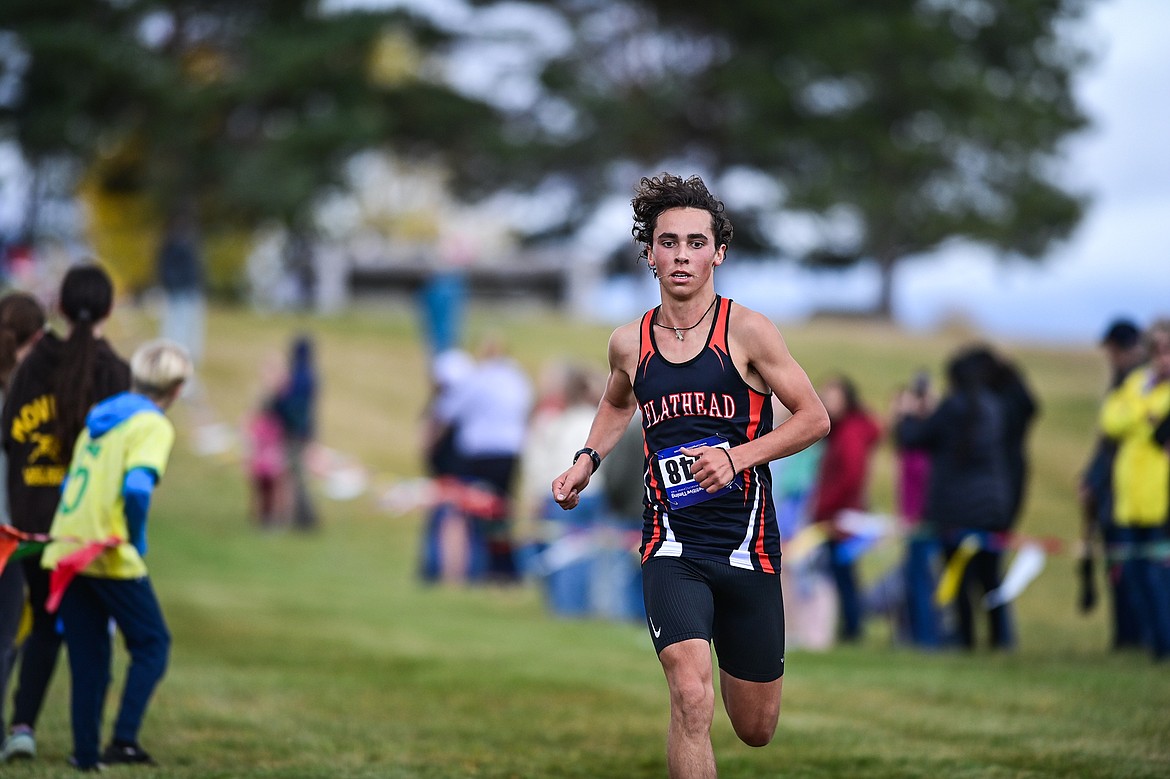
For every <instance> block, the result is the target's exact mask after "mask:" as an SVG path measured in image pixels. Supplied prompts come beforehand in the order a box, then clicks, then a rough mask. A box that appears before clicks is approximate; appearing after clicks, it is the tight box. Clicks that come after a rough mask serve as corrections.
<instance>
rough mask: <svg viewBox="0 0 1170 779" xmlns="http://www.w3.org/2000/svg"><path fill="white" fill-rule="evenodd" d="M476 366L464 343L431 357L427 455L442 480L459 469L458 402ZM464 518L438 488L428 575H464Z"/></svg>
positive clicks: (427, 538)
mask: <svg viewBox="0 0 1170 779" xmlns="http://www.w3.org/2000/svg"><path fill="white" fill-rule="evenodd" d="M474 370H475V362H474V361H473V360H472V359H471V356H470V355H468V354H467V353H466V352H464V351H462V350H460V349H448V350H446V351H444V352H441V353H439V354H437V355H435V357H434V359H433V360H432V361H431V397H430V401H429V402H428V403H427V408H426V410H425V411H424V414H423V456H424V460H425V467H426V473H427V476H429V477H430V478H432V479H435V480H436V482H437V483H438V484H442V483H443V482H444V481H445V480H447V479H454V478H455V477H456V476H457V475H458V473H459V460H458V453H457V452H456V450H455V429H456V428H455V424H454V415H455V405H454V404H455V402H456V400H457V399H458V397H459V391H460V387H461V386H462V384H463V382H464V381H466V380H467V379H468V378H469V377H470V376H471V374H472V372H473V371H474ZM465 521H466V520H465V518H464V517H463V516H462V514H461V513H460V512H459V511H458V509H457V507H456V506H455V505H454V504H453V503H452V501H450V500H446V499H445V498H444V497H443V495H442V490H439V499H438V500H437V501H436V503H435V505H434V506H433V507H432V508H431V513H430V516H429V517H428V519H427V527H426V529H425V531H424V533H423V543H422V550H421V556H422V559H421V560H420V565H419V575H420V576H421V577H422V579H423V581H427V582H434V581H438V580H439V579H451V578H462V576H463V575H464V573H465V568H466V558H467V554H468V548H467V544H468V540H469V537H468V533H467V532H466V528H465V526H464V524H465Z"/></svg>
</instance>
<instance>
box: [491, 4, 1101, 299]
mask: <svg viewBox="0 0 1170 779" xmlns="http://www.w3.org/2000/svg"><path fill="white" fill-rule="evenodd" d="M547 4H548V5H550V6H553V7H556V8H558V9H560V10H561V11H562V13H563V14H564V17H565V18H566V19H567V20H569V22H570V23H571V26H572V28H573V29H574V30H575V35H576V37H575V40H574V42H573V45H572V46H571V47H568V48H567V50H566V52H565V54H564V56H562V57H559V58H557V59H555V60H553V61H551V62H549V63H548V65H547V67H546V68H545V70H544V73H543V82H544V85H545V88H546V95H545V97H544V100H545V101H546V102H552V103H554V104H558V105H561V106H564V107H566V109H567V110H568V111H571V113H572V117H573V120H572V122H570V123H567V124H568V125H569V127H568V129H563V127H558V128H550V127H548V126H545V125H542V123H541V121H540V118H539V116H519V115H517V116H513V117H512V122H513V123H514V124H517V125H520V126H522V127H523V128H524V133H525V134H526V136H527V137H529V138H531V139H535V140H534V142H533V144H532V148H531V149H530V150H529V152H528V154H527V155H526V157H525V159H524V160H521V161H519V164H520V167H521V168H522V169H520V170H515V171H514V172H515V173H516V174H517V175H521V176H526V177H527V179H528V181H529V182H533V183H535V182H538V181H540V180H541V179H544V178H547V177H549V176H558V177H564V178H568V179H570V180H572V181H573V182H574V183H575V186H576V187H577V189H578V191H579V192H580V193H581V196H582V200H581V203H580V205H579V207H580V209H582V210H586V209H588V207H589V204H590V203H591V202H594V201H595V200H596V199H597V198H599V197H600V196H601V195H602V194H603V193H606V192H609V191H610V190H611V189H612V188H613V185H614V181H613V179H614V176H615V172H620V175H625V174H627V173H628V171H629V170H631V169H638V170H641V171H645V170H647V168H648V167H650V166H659V165H662V166H666V165H671V164H673V163H675V162H678V161H680V160H685V161H687V162H688V163H689V164H690V165H692V166H695V167H698V168H700V169H702V170H705V171H707V172H708V173H710V174H713V175H715V176H719V175H721V174H723V173H726V172H728V171H734V170H741V169H747V170H752V171H762V172H764V173H766V174H767V175H769V176H770V177H772V178H773V179H774V180H775V181H777V182H778V184H779V185H780V190H781V192H782V193H783V203H782V206H783V208H785V209H787V210H789V211H798V212H806V213H809V214H814V215H817V216H819V217H825V218H826V221H827V222H831V224H832V225H833V229H826V231H825V234H824V235H823V237H822V240H821V242H820V245H819V246H816V247H814V248H812V249H811V250H808V251H806V252H805V253H804V256H803V257H801V259H802V260H803V261H804V262H806V263H809V264H811V265H815V266H820V267H842V266H849V265H852V264H855V263H857V262H860V261H863V260H868V261H872V262H876V263H877V265H878V266H879V267H880V269H881V271H882V279H883V284H882V291H881V296H880V300H879V303H878V306H877V310H878V312H879V313H881V314H883V315H886V316H888V315H889V314H890V313H891V308H892V281H891V280H892V277H893V272H894V268H895V267H896V266H897V264H898V263H899V262H900V261H901V260H902V259H903V258H906V257H908V256H911V255H915V254H920V253H924V252H927V251H929V250H930V249H933V248H935V247H937V246H939V245H940V244H941V243H943V242H944V241H947V240H948V239H952V238H966V239H971V240H974V241H977V242H982V243H984V244H987V245H990V246H992V247H995V248H996V249H998V250H1000V251H1001V252H1003V253H1004V254H1010V255H1016V256H1021V257H1027V258H1032V259H1035V258H1040V257H1042V256H1043V254H1044V253H1045V251H1046V250H1047V249H1048V247H1049V246H1050V245H1051V244H1052V242H1053V241H1054V240H1057V239H1060V238H1062V237H1064V236H1066V235H1068V233H1069V232H1070V231H1071V230H1072V228H1073V227H1074V226H1075V225H1076V224H1077V222H1078V221H1079V219H1080V216H1081V214H1082V211H1083V208H1084V206H1085V198H1084V197H1083V196H1082V195H1080V194H1077V193H1072V192H1069V191H1067V190H1066V188H1065V187H1063V186H1062V185H1061V183H1060V181H1059V175H1060V169H1059V163H1060V160H1061V150H1062V142H1063V141H1064V140H1065V139H1066V138H1067V137H1068V136H1069V135H1070V134H1072V133H1074V132H1076V131H1078V130H1080V129H1082V128H1083V127H1084V126H1085V125H1086V118H1085V116H1084V114H1083V112H1082V111H1081V109H1080V108H1079V107H1078V106H1077V104H1076V102H1075V101H1074V99H1073V95H1072V90H1071V84H1072V79H1073V77H1074V76H1075V74H1076V73H1077V71H1078V70H1079V69H1080V68H1081V67H1082V66H1083V65H1084V64H1085V62H1086V55H1085V53H1084V52H1083V50H1082V49H1081V48H1079V47H1078V46H1077V45H1076V43H1075V42H1074V41H1073V39H1072V38H1071V36H1070V35H1069V33H1070V30H1071V27H1072V24H1073V23H1074V22H1075V21H1076V20H1078V19H1079V18H1080V17H1081V15H1082V14H1083V11H1084V5H1085V2H1084V0H1011V2H1009V1H1008V0H969V1H963V2H959V0H867V1H866V2H853V1H851V0H792V2H783V3H778V2H770V1H769V0H757V1H756V2H744V3H724V4H712V3H708V2H696V1H695V0H670V2H667V0H628V1H627V2H622V3H618V4H613V3H604V2H599V1H596V0H551V1H550V2H549V3H547ZM535 149H539V152H537V151H535ZM513 164H515V163H513ZM621 186H622V188H623V189H625V190H628V189H629V182H628V180H627V181H623V182H621ZM766 210H767V209H761V210H760V211H758V212H755V213H748V214H739V219H738V220H737V227H742V228H743V229H737V245H742V242H741V240H740V239H741V237H744V238H746V239H747V245H748V246H749V247H752V246H765V247H766V246H769V245H771V246H773V247H775V246H776V245H777V243H778V242H779V241H778V237H777V236H776V235H775V234H774V232H773V231H771V230H769V228H768V223H767V220H766V219H764V218H763V217H764V216H765V211H766ZM577 215H579V214H576V215H574V216H577ZM827 217H831V219H828V218H827Z"/></svg>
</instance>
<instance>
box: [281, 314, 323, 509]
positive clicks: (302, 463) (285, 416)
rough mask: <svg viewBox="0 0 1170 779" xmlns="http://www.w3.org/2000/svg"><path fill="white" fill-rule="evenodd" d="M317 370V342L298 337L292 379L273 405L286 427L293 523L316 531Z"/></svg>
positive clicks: (294, 344)
mask: <svg viewBox="0 0 1170 779" xmlns="http://www.w3.org/2000/svg"><path fill="white" fill-rule="evenodd" d="M316 405H317V371H316V368H315V367H314V365H313V342H312V341H311V340H309V338H308V336H301V337H299V338H297V339H296V340H295V341H294V342H293V345H292V351H291V353H290V355H289V372H288V380H287V381H286V382H285V385H284V387H283V388H282V389H281V391H280V392H279V393H277V396H276V399H275V401H274V402H273V408H274V409H275V411H276V413H277V415H278V416H279V417H280V421H281V426H282V428H283V430H284V445H285V450H284V451H285V461H286V463H287V467H288V473H289V478H290V480H291V483H290V485H289V486H290V489H291V491H292V496H291V500H292V525H293V528H294V529H296V530H302V531H309V530H316V529H317V526H318V519H317V510H316V508H314V506H313V499H312V497H311V496H310V494H309V473H308V464H307V462H306V454H307V453H308V450H309V446H310V445H311V444H312V443H313V436H314V433H315V428H316V424H315V422H316Z"/></svg>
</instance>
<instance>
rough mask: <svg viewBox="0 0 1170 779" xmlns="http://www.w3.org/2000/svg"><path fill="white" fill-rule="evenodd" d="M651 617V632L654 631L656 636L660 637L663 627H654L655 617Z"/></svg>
mask: <svg viewBox="0 0 1170 779" xmlns="http://www.w3.org/2000/svg"><path fill="white" fill-rule="evenodd" d="M649 619H650V632H652V633H653V634H654V637H655V638H658V637H659V636H661V635H662V628H656V627H654V617H649Z"/></svg>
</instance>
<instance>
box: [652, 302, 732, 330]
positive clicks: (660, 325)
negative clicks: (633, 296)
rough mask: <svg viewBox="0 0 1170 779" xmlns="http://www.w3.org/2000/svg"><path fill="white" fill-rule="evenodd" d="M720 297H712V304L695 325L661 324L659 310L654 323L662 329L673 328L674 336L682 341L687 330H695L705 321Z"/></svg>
mask: <svg viewBox="0 0 1170 779" xmlns="http://www.w3.org/2000/svg"><path fill="white" fill-rule="evenodd" d="M718 299H719V296H718V295H716V296H715V297H713V298H711V305H709V306H707V310H706V311H704V312H703V315H702V316H701V317H699V321H698V322H695V323H694V324H693V325H691V326H690V327H675V326H673V325H663V324H659V322H658V313H657V312H655V314H654V324H655V326H657V327H661V328H662V329H664V330H673V331H674V337H675V338H677V339H678V340H680V341H681V340H682V339H683V333H685V332H686V331H687V330H694V329H695V328H696V327H698V326H699V325H700V324H702V323H703V320H704V319H706V318H707V314H710V313H711V309H713V308H715V301H716V300H718ZM661 310H662V309H661V308H660V309H659V311H661Z"/></svg>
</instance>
